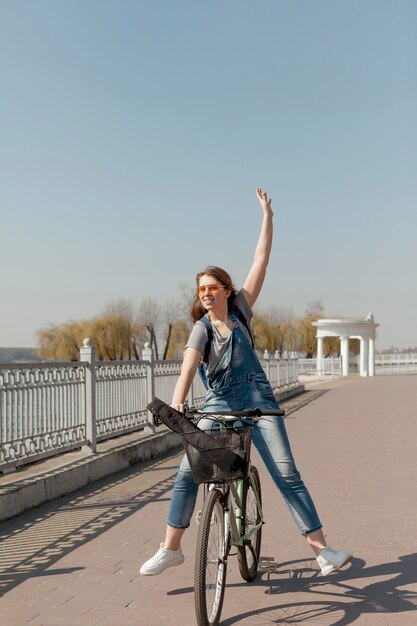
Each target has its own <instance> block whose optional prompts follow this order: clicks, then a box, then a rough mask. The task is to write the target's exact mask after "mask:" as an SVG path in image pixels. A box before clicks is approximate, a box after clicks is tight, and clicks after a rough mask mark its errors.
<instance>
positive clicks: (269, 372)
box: [261, 351, 298, 390]
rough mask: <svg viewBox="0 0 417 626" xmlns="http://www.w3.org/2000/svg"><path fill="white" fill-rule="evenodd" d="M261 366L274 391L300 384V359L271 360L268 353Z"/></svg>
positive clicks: (265, 354)
mask: <svg viewBox="0 0 417 626" xmlns="http://www.w3.org/2000/svg"><path fill="white" fill-rule="evenodd" d="M261 365H262V368H263V370H264V372H265V374H266V377H267V378H268V380H269V382H270V384H271V387H272V389H274V390H278V389H279V390H283V389H285V388H289V387H291V386H293V385H297V384H298V359H277V358H276V357H274V358H270V357H269V354H268V352H267V351H266V352H265V353H264V358H263V359H261Z"/></svg>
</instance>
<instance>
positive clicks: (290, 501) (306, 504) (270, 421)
mask: <svg viewBox="0 0 417 626" xmlns="http://www.w3.org/2000/svg"><path fill="white" fill-rule="evenodd" d="M253 442H254V444H255V446H256V448H257V449H258V451H259V454H260V455H261V457H262V459H263V461H264V463H265V465H266V467H267V469H268V471H269V473H270V474H271V477H272V479H273V481H274V482H275V484H276V485H277V487H278V489H279V490H280V491H281V493H282V495H283V497H284V500H285V502H286V503H287V505H288V508H289V510H290V512H291V515H292V516H293V518H294V521H295V522H296V524H297V526H298V527H299V529H300V531H301V532H302V534H303V535H304V536H305V537H306V539H307V541H308V543H309V544H310V545H311V547H312V548H313V550H314V551H315V552H316V553H318V552H319V551H320V550H321V549H322V548H323V547H324V546H326V540H325V538H324V535H323V531H322V524H321V522H320V519H319V517H318V514H317V511H316V507H315V506H314V502H313V500H312V498H311V496H310V493H309V491H308V489H307V487H306V486H305V484H304V482H303V480H302V478H301V476H300V473H299V471H298V470H297V467H296V465H295V461H294V457H293V454H292V451H291V446H290V442H289V440H288V435H287V431H286V428H285V424H284V420H283V418H282V417H281V416H267V417H265V418H263V419H262V420H260V421H259V422H257V423H256V425H255V427H254V430H253Z"/></svg>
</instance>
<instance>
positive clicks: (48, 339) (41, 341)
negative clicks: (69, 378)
mask: <svg viewBox="0 0 417 626" xmlns="http://www.w3.org/2000/svg"><path fill="white" fill-rule="evenodd" d="M85 327H86V322H74V321H70V322H66V323H65V324H62V325H61V326H54V325H49V326H48V327H47V328H44V329H41V330H39V331H38V332H37V338H38V347H37V352H38V354H39V356H40V357H41V358H44V359H57V360H67V359H69V360H70V361H77V359H78V358H79V354H80V346H81V345H82V340H83V339H84V337H85V336H86V335H85Z"/></svg>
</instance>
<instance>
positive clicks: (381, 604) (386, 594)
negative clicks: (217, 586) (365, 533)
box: [222, 553, 417, 626]
mask: <svg viewBox="0 0 417 626" xmlns="http://www.w3.org/2000/svg"><path fill="white" fill-rule="evenodd" d="M309 563H310V565H309ZM311 563H312V561H291V562H287V563H282V564H279V565H278V567H277V569H275V570H272V571H268V572H266V573H264V574H262V575H261V577H258V578H257V579H256V580H255V581H254V583H253V585H256V586H258V587H259V586H261V587H264V588H265V593H266V594H270V595H274V596H279V595H280V594H294V595H295V597H294V602H288V597H286V599H285V602H284V603H282V602H279V601H278V602H274V604H272V605H271V606H269V607H265V608H258V609H256V610H254V611H248V612H245V613H241V614H239V615H236V616H234V617H232V618H228V619H225V620H224V621H222V624H223V626H232V624H237V623H242V622H244V624H245V626H246V625H247V626H261V625H266V624H302V623H312V624H320V626H321V625H323V626H324V625H326V626H346V625H348V624H352V623H353V622H355V621H356V620H360V618H361V616H362V615H363V614H366V613H374V614H376V613H380V614H389V613H402V612H408V611H416V610H417V593H416V592H414V591H408V590H407V588H405V589H400V587H406V586H407V585H410V584H413V583H416V582H417V554H416V553H414V554H408V555H403V556H400V557H399V560H398V561H395V562H392V563H384V564H381V565H376V566H371V567H366V564H365V562H364V561H362V560H360V559H354V560H353V561H352V565H351V567H350V568H349V569H345V570H340V571H339V572H336V573H335V574H332V575H330V576H326V577H321V576H318V572H317V569H316V568H314V567H313V566H312V565H311ZM387 576H391V578H389V579H388V580H387V579H386V577H387ZM379 577H384V579H383V580H377V579H378V578H379ZM367 578H368V579H371V582H370V583H369V584H368V585H365V586H363V584H362V583H361V586H358V587H355V585H354V582H355V579H357V580H358V581H359V580H361V581H363V580H364V579H367ZM242 585H245V583H243V582H242ZM233 586H237V585H233ZM239 586H241V585H239ZM300 594H303V596H304V595H306V594H309V598H308V599H305V600H304V598H303V599H302V600H301V601H300ZM310 598H311V599H310ZM276 599H277V600H278V598H276ZM225 602H226V603H227V589H226V597H225ZM416 622H417V615H416Z"/></svg>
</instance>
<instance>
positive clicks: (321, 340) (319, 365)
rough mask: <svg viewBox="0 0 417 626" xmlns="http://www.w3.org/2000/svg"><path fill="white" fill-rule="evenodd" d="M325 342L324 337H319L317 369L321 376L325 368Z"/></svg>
mask: <svg viewBox="0 0 417 626" xmlns="http://www.w3.org/2000/svg"><path fill="white" fill-rule="evenodd" d="M323 343H324V337H317V363H316V370H317V373H318V375H319V376H320V374H321V371H322V370H323Z"/></svg>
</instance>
